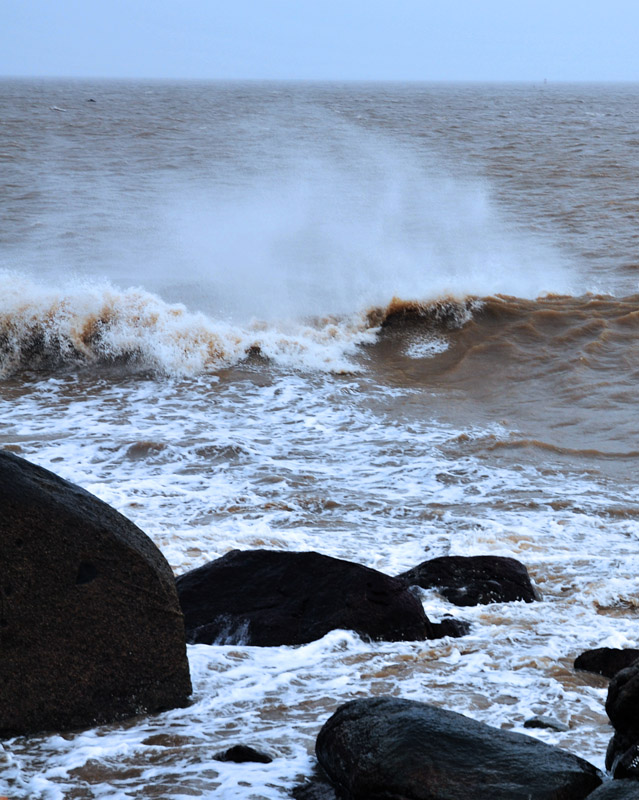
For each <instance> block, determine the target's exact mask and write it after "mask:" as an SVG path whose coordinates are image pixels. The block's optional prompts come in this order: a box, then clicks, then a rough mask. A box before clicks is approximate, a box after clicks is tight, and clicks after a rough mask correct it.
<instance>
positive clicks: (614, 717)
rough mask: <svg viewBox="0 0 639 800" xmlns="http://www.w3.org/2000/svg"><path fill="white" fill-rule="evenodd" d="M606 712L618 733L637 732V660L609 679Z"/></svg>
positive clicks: (638, 720)
mask: <svg viewBox="0 0 639 800" xmlns="http://www.w3.org/2000/svg"><path fill="white" fill-rule="evenodd" d="M606 713H607V714H608V716H609V717H610V721H611V722H612V724H613V726H614V728H615V730H616V731H618V732H619V733H622V734H629V733H630V734H634V733H638V734H639V662H635V663H634V664H631V665H630V666H629V667H626V669H622V670H621V671H620V672H618V673H617V674H616V675H615V676H614V678H612V680H611V681H610V684H609V685H608V697H607V698H606ZM637 741H639V736H638V737H637Z"/></svg>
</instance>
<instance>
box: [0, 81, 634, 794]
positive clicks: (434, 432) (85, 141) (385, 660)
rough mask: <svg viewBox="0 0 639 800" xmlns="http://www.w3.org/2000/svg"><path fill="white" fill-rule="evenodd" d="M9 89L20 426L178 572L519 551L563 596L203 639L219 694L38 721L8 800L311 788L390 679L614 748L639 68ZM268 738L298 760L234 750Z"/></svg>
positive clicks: (11, 317) (202, 675) (10, 323)
mask: <svg viewBox="0 0 639 800" xmlns="http://www.w3.org/2000/svg"><path fill="white" fill-rule="evenodd" d="M1 89H2V92H1V94H2V100H1V101H0V106H1V108H2V111H3V119H5V120H6V123H7V124H6V126H5V129H4V131H3V133H2V139H1V141H0V154H2V158H3V167H6V171H4V172H3V176H5V177H3V181H4V184H3V186H2V191H3V192H4V194H5V196H6V198H7V203H6V204H5V209H6V211H7V216H6V224H4V225H3V227H2V233H1V237H2V238H1V244H2V250H1V251H0V263H1V265H2V272H0V285H1V286H2V294H1V295H0V365H1V367H2V380H1V381H0V446H3V447H7V448H9V449H11V450H12V451H14V452H17V453H18V454H20V455H22V456H24V457H25V458H28V459H30V460H32V461H34V462H36V463H38V464H41V465H43V466H45V467H47V468H49V469H52V470H53V471H55V472H57V473H58V474H60V475H62V476H63V477H65V478H68V479H70V480H73V481H75V482H76V483H78V484H80V485H81V486H83V487H84V488H86V489H87V490H89V491H90V492H93V493H94V494H96V495H97V496H98V497H100V498H102V499H103V500H105V501H106V502H108V503H110V504H111V505H113V506H114V507H115V508H117V509H118V510H120V511H121V512H122V513H124V514H125V515H126V516H128V517H129V518H130V519H132V520H133V521H134V522H135V523H136V524H137V525H139V526H140V527H141V528H142V529H143V530H144V531H145V532H146V533H147V534H148V535H149V536H151V537H152V538H153V540H154V541H155V542H156V544H157V545H158V546H159V547H160V549H161V550H162V552H163V553H164V554H165V556H166V558H167V560H168V561H169V563H170V564H171V566H172V567H173V569H174V570H175V572H176V573H178V574H179V573H181V572H183V571H185V570H187V569H190V568H192V567H194V566H198V565H200V564H202V563H205V562H206V561H208V560H210V559H213V558H216V557H218V556H220V555H222V554H224V553H225V552H227V551H228V550H230V549H233V548H241V549H247V548H254V547H269V548H276V549H283V550H316V551H319V552H322V553H327V554H329V555H334V556H338V557H341V558H347V559H352V560H354V561H358V562H360V563H364V564H366V565H368V566H372V567H375V568H377V569H380V570H382V571H385V572H388V573H390V574H397V573H399V572H401V571H403V570H405V569H408V568H409V567H412V566H414V565H415V564H417V563H419V562H420V561H422V560H424V559H426V558H430V557H435V556H440V555H446V554H461V555H473V554H486V553H490V554H495V555H505V556H512V557H515V558H517V559H519V560H520V561H522V562H523V563H524V564H525V565H526V567H527V568H528V570H529V572H530V574H531V577H532V578H533V580H534V582H535V584H536V585H537V587H538V588H539V590H540V591H541V593H542V598H543V599H542V601H541V602H539V603H533V604H529V605H527V604H524V603H509V604H497V605H492V606H483V607H477V608H464V609H459V608H456V607H454V606H451V605H450V604H449V603H447V602H446V601H445V600H444V599H443V598H441V597H440V596H439V595H437V594H436V593H435V592H423V593H422V599H423V602H424V607H425V610H426V612H427V613H428V615H429V616H430V617H432V618H433V619H435V620H437V619H439V618H440V617H441V616H443V615H444V614H447V613H452V614H454V615H455V616H458V617H460V618H462V619H466V620H468V621H470V623H471V625H472V628H471V633H470V634H469V635H468V636H466V637H463V638H461V639H455V640H453V639H443V640H437V641H428V642H405V643H374V644H371V643H368V642H364V641H362V640H361V639H359V638H358V637H357V636H355V635H354V634H352V633H350V632H345V631H333V632H331V633H330V634H328V635H327V636H325V637H324V638H323V639H322V640H320V641H318V642H313V643H311V644H308V645H303V646H300V647H282V648H254V647H239V646H211V647H209V646H205V645H194V646H189V648H188V651H189V659H190V663H191V670H192V676H193V683H194V695H193V702H192V704H191V705H190V706H189V707H188V708H186V709H176V710H174V711H170V712H167V713H165V714H161V715H152V716H147V717H141V718H137V719H134V720H129V721H126V722H123V723H118V724H113V725H109V726H103V727H100V728H96V729H94V730H89V731H82V732H73V733H68V734H63V735H51V736H44V735H43V736H34V737H18V738H15V739H12V740H8V741H4V742H3V743H2V749H0V788H2V790H3V793H5V794H8V795H9V796H11V797H12V798H14V797H20V798H22V797H24V798H43V800H44V799H46V800H49V798H63V797H64V798H67V797H72V798H98V797H109V798H153V797H162V798H173V797H175V798H178V797H191V796H192V797H207V796H216V797H222V798H224V797H228V798H236V797H237V798H240V797H241V798H267V799H268V800H275V799H276V798H283V797H287V796H288V793H289V792H290V789H291V788H292V787H293V786H294V785H295V784H296V783H298V782H299V781H301V780H303V779H304V778H305V777H306V776H308V775H310V772H311V769H312V765H313V756H312V753H313V745H314V739H315V736H316V734H317V732H318V730H319V728H320V727H321V725H322V724H323V722H324V721H325V719H326V718H327V717H328V715H329V714H330V713H331V712H332V711H333V710H334V709H335V708H336V707H337V705H339V704H340V703H342V702H344V701H346V700H349V699H352V698H354V697H359V696H362V697H363V696H367V695H370V694H394V695H398V696H403V697H411V698H414V699H418V700H422V701H428V702H433V703H436V704H438V705H441V706H442V707H445V708H449V709H452V710H455V711H459V712H461V713H465V714H468V715H470V716H472V717H474V718H476V719H480V720H482V721H485V722H488V723H490V724H492V725H496V726H498V727H500V726H502V727H507V728H512V729H514V730H523V723H524V722H525V720H526V719H528V718H530V717H531V716H534V715H536V714H545V715H549V716H553V717H556V718H557V719H559V720H560V721H562V722H564V723H566V724H567V725H568V728H569V729H568V731H567V732H564V733H558V732H552V731H548V730H526V732H527V733H528V734H529V735H534V736H536V737H538V738H541V739H543V740H545V741H548V742H551V743H553V744H557V745H559V746H561V747H564V748H566V749H568V750H570V751H572V752H574V753H577V754H578V755H580V756H582V757H584V758H587V759H588V760H590V761H592V762H593V763H595V764H597V766H600V767H602V766H603V760H604V753H605V748H606V745H607V741H608V739H609V737H610V735H611V729H610V727H609V725H608V723H607V718H606V715H605V711H604V701H605V695H606V686H607V681H606V680H605V679H603V678H600V677H598V676H594V675H588V674H587V673H576V672H575V671H574V670H573V669H572V661H573V659H574V658H575V657H576V656H577V655H578V654H579V653H581V652H582V651H584V650H586V649H589V648H593V647H599V646H613V647H624V646H627V647H633V646H634V647H636V646H637V617H638V615H639V608H638V606H639V603H638V601H637V578H636V576H637V574H638V573H639V570H638V567H639V563H638V560H639V556H638V555H637V537H638V535H639V504H638V503H637V494H636V489H635V473H636V463H637V457H638V453H639V441H638V434H637V428H636V425H635V417H634V414H633V411H634V407H635V400H636V391H637V390H636V386H637V377H638V370H639V347H638V345H639V341H638V337H637V333H638V320H639V314H638V312H637V307H638V299H639V294H638V293H639V287H638V285H637V277H636V268H637V232H636V224H635V223H636V211H637V208H636V203H637V201H636V197H635V190H634V188H633V187H635V185H636V171H637V166H638V158H639V156H638V153H639V150H638V148H639V140H637V139H636V133H635V131H636V123H637V119H636V117H637V114H638V113H639V111H638V110H637V109H639V104H638V103H637V99H638V97H637V95H638V93H639V88H637V87H635V86H599V87H598V86H591V87H588V86H578V87H575V86H556V87H555V86H550V87H534V86H502V87H498V86H492V87H481V86H474V87H465V86H449V87H447V86H312V85H307V86H303V85H300V86H283V85H216V84H213V85H210V84H173V85H164V84H148V85H140V84H124V83H123V84H111V83H104V84H100V83H93V84H84V83H52V82H42V83H39V84H35V83H28V82H12V83H9V82H6V83H4V84H2V86H1ZM90 97H93V98H94V99H95V100H96V101H97V102H96V103H88V102H87V98H90ZM53 106H57V107H58V108H64V109H65V111H55V110H52V107H53ZM237 743H247V744H252V745H254V746H256V747H258V748H259V749H265V750H267V751H268V752H269V753H270V754H271V755H273V756H274V760H273V762H272V763H271V764H243V765H236V764H232V763H223V762H217V761H215V760H213V758H212V756H213V755H214V754H215V753H216V752H218V751H219V750H223V749H226V748H228V747H230V746H232V745H234V744H237Z"/></svg>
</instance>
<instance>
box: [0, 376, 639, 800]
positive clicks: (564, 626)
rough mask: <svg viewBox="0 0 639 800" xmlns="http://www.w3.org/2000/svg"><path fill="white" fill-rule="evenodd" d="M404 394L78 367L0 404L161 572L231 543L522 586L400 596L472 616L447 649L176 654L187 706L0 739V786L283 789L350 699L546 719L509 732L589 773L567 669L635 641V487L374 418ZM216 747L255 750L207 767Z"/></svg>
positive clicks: (586, 719) (583, 682) (501, 432)
mask: <svg viewBox="0 0 639 800" xmlns="http://www.w3.org/2000/svg"><path fill="white" fill-rule="evenodd" d="M419 397H420V392H419V390H415V389H413V390H409V389H406V388H404V389H395V390H390V389H389V388H388V387H375V386H374V385H372V384H371V382H370V381H367V380H366V379H365V378H363V377H362V378H355V377H353V376H351V377H335V376H333V375H322V374H319V373H315V374H306V375H300V374H295V373H286V372H277V371H264V370H261V371H254V372H253V373H252V374H249V375H247V376H245V377H244V378H241V379H236V380H231V381H226V380H223V379H221V378H219V377H218V378H217V379H213V378H209V377H207V376H200V377H199V378H197V379H189V380H179V381H176V380H169V381H157V380H155V381H153V380H149V379H143V378H139V377H138V378H135V377H131V378H130V379H129V380H128V381H126V382H124V383H121V384H119V385H116V384H112V383H108V382H107V381H103V380H100V379H93V380H91V381H90V382H88V383H85V384H84V385H83V389H82V391H78V379H77V377H75V376H73V375H69V376H67V377H66V378H51V379H48V380H46V381H43V380H40V381H35V382H33V383H31V384H26V385H25V386H23V387H22V389H21V393H20V396H19V397H16V398H13V399H11V400H9V399H6V400H2V401H1V402H0V418H2V419H3V420H4V421H5V425H4V430H3V433H2V442H3V444H5V445H6V444H11V445H12V446H13V447H14V448H17V449H18V450H19V452H21V454H22V455H24V456H26V457H27V458H30V459H32V460H33V461H36V462H37V463H40V464H42V465H43V466H46V467H48V468H51V469H53V470H54V471H56V472H58V473H59V474H61V475H62V476H64V477H66V478H68V479H71V480H74V481H76V482H77V483H79V484H81V485H82V486H84V487H86V488H87V489H89V490H90V491H92V492H94V493H95V494H97V495H98V496H99V497H101V498H102V499H104V500H106V501H107V502H109V503H111V504H112V505H113V506H115V507H116V508H118V509H119V510H120V511H122V512H123V513H125V514H126V515H127V516H129V517H130V518H131V519H133V520H134V521H135V522H136V523H137V524H138V525H140V527H142V529H143V530H145V531H146V532H147V533H149V535H151V536H152V538H153V539H154V541H155V542H156V543H157V544H158V545H159V547H160V548H161V549H162V551H163V552H164V553H165V555H166V556H167V558H168V560H169V562H170V563H171V564H172V565H173V567H174V569H176V571H177V572H182V571H184V570H186V569H188V568H190V567H193V566H197V565H199V564H201V563H204V562H205V561H207V560H209V559H211V558H215V557H216V556H219V555H221V554H223V553H224V552H227V551H228V550H229V549H232V548H234V547H239V548H251V547H275V548H278V549H290V550H305V549H313V550H316V551H320V552H323V553H327V554H329V555H335V556H338V557H342V558H349V559H352V560H356V561H359V562H360V563H364V564H367V565H369V566H373V567H376V568H378V569H382V570H384V571H386V572H388V573H390V574H397V573H399V572H400V571H403V570H405V569H407V568H409V567H411V566H414V565H415V564H417V563H419V562H420V561H421V560H423V559H424V558H427V557H434V556H439V555H446V554H463V555H471V554H482V553H486V552H490V553H493V554H496V555H505V556H513V557H516V558H518V559H520V560H521V561H522V562H523V563H524V564H525V565H526V566H527V567H528V569H529V571H530V573H531V576H532V577H533V579H534V580H535V582H536V584H537V585H538V587H539V588H540V590H541V592H542V594H543V600H542V602H540V603H534V604H530V605H527V604H524V603H507V604H497V605H492V606H480V607H477V608H468V609H467V608H464V609H459V608H457V607H454V606H451V605H450V604H449V603H448V602H446V601H445V600H443V599H442V598H441V597H440V596H439V595H437V594H436V593H435V592H423V593H422V598H423V602H424V606H425V609H426V612H427V613H428V614H429V616H430V617H431V618H433V619H435V620H437V619H440V618H441V617H442V616H443V615H444V614H445V613H452V614H454V615H455V616H457V617H459V618H461V619H466V620H469V621H470V622H471V625H472V630H471V633H470V635H469V636H466V637H464V638H462V639H457V640H450V639H443V640H437V641H427V642H417V643H411V642H405V643H375V644H372V643H367V642H364V641H362V640H361V639H359V638H358V637H357V636H355V635H353V634H351V633H348V632H343V631H333V632H332V633H330V634H328V635H327V636H326V637H324V638H323V639H322V640H320V641H318V642H313V643H311V644H308V645H304V646H301V647H295V648H290V647H283V648H255V647H247V646H238V645H235V646H211V647H207V646H204V645H197V646H190V647H189V659H190V663H191V667H192V672H193V678H194V687H195V694H194V697H193V704H192V705H191V706H190V707H188V708H186V709H175V710H173V711H169V712H167V713H166V714H159V715H155V716H151V717H142V718H140V719H138V720H132V721H127V722H124V723H121V724H116V725H111V726H103V727H100V728H97V729H95V730H90V731H84V732H80V733H72V734H65V735H64V736H51V737H46V736H41V737H29V738H24V739H23V738H18V739H14V740H11V741H8V742H5V743H4V756H3V758H4V760H5V762H4V763H5V769H4V771H3V775H2V779H1V780H0V785H3V786H4V784H2V780H3V781H4V782H5V784H6V785H7V787H8V788H7V790H6V791H5V793H8V794H9V795H10V796H14V797H24V798H26V797H29V798H42V800H50V799H51V798H62V797H64V796H65V793H67V792H68V791H69V790H71V788H73V789H74V791H76V792H78V791H79V792H80V794H79V795H78V796H79V797H87V798H93V797H100V796H108V797H113V798H125V797H138V798H143V797H149V796H152V794H150V793H151V792H155V793H156V794H157V793H158V792H159V793H160V794H161V795H162V796H165V797H175V798H178V797H182V796H189V794H192V793H193V792H198V793H199V794H200V795H201V796H204V797H208V796H220V797H224V798H226V797H228V798H231V797H234V798H235V797H237V798H241V797H244V798H247V800H249V798H269V799H270V800H276V799H278V798H284V797H286V796H288V792H289V791H290V788H291V787H292V786H293V785H295V783H296V782H298V781H299V780H300V779H302V778H303V777H304V776H307V775H308V774H309V773H310V769H311V766H312V749H313V744H314V737H315V735H316V734H317V731H318V730H319V727H320V726H321V724H322V722H323V721H324V720H325V719H326V718H327V716H328V715H329V714H330V713H331V712H332V711H333V710H334V709H335V707H336V706H337V705H338V704H339V703H341V702H344V701H346V700H349V699H352V698H354V697H358V696H366V695H369V694H396V695H401V696H403V697H410V698H414V699H418V700H422V701H424V700H425V701H429V702H433V703H436V704H439V705H442V706H444V707H446V708H451V709H453V710H456V711H460V712H462V713H466V714H468V715H470V716H472V717H475V718H477V719H480V720H483V721H485V722H488V723H490V724H493V725H496V726H504V727H509V728H513V729H515V730H520V729H522V726H523V722H524V721H525V720H526V719H528V718H529V717H531V716H534V715H536V714H546V715H550V716H554V717H556V718H559V719H560V720H561V721H563V722H565V723H566V724H568V726H569V730H568V731H567V732H565V733H558V732H553V731H544V730H535V731H529V733H531V735H535V736H538V737H540V738H542V739H544V740H545V741H548V742H551V743H554V744H558V745H560V746H562V747H564V748H566V749H569V750H571V751H573V752H576V753H578V754H579V755H582V756H584V757H586V758H588V759H589V760H591V761H593V762H594V763H596V764H597V765H599V766H601V765H602V764H603V757H604V753H605V748H606V744H607V740H608V738H609V736H610V728H609V726H608V724H607V719H606V716H605V712H604V709H603V704H604V699H605V683H606V682H605V681H604V680H603V679H600V678H598V677H596V676H589V675H583V674H580V673H574V671H573V670H572V667H571V663H572V659H573V658H574V657H575V656H576V655H577V654H578V653H580V652H582V651H583V650H586V649H589V648H592V647H597V646H606V645H608V646H617V647H618V646H636V644H637V639H636V613H637V612H636V608H635V607H634V606H633V598H634V597H635V596H636V575H637V573H638V570H639V560H638V557H637V547H636V543H637V538H638V536H639V522H638V520H637V516H636V514H632V513H631V509H632V508H634V507H635V497H634V488H633V487H632V486H631V485H630V484H628V485H627V486H625V485H624V484H623V483H614V482H611V481H609V480H608V479H606V478H605V477H604V476H602V475H599V474H598V473H597V472H596V471H583V470H581V471H578V470H575V469H573V468H572V467H570V466H566V465H565V464H562V463H555V462H554V461H553V457H552V454H551V455H549V457H548V460H547V462H546V463H545V465H544V466H543V468H539V467H537V466H535V465H534V464H532V463H531V464H526V463H524V462H522V463H519V464H517V465H514V466H508V465H505V464H501V463H499V462H498V461H495V460H492V459H491V458H490V457H488V458H487V457H486V453H487V452H488V451H481V449H480V448H479V446H478V443H480V442H481V441H482V440H483V439H490V438H491V437H492V438H493V439H494V438H502V437H503V438H506V437H508V436H509V435H510V432H509V431H508V430H507V429H505V428H503V427H502V426H501V425H498V424H495V425H494V426H492V427H491V428H489V429H487V428H468V429H466V430H465V431H462V430H459V429H455V428H453V427H451V426H450V425H444V424H441V423H438V422H437V420H436V419H433V418H432V417H429V416H426V415H423V416H420V415H417V416H415V415H411V416H410V417H409V416H406V417H404V416H403V415H402V414H398V413H397V409H398V408H401V403H402V402H403V401H411V402H414V401H416V400H417V399H419ZM425 399H426V400H427V398H425ZM391 409H393V413H392V414H391ZM622 508H626V509H628V513H625V514H624V513H618V511H619V509H622ZM238 743H246V744H253V745H254V746H257V747H258V748H259V749H265V750H266V751H267V752H269V753H270V754H271V755H273V756H275V758H274V761H273V762H272V764H270V765H263V764H251V765H235V764H229V763H221V762H216V761H214V760H212V755H213V754H214V753H215V752H217V751H219V750H223V749H226V748H227V747H230V746H232V745H234V744H238Z"/></svg>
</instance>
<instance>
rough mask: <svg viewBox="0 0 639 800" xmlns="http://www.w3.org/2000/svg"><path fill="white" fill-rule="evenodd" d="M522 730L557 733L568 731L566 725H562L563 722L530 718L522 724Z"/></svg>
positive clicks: (540, 717) (539, 717)
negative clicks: (540, 730) (543, 729)
mask: <svg viewBox="0 0 639 800" xmlns="http://www.w3.org/2000/svg"><path fill="white" fill-rule="evenodd" d="M524 728H545V729H546V730H549V731H559V732H564V731H567V730H570V728H569V727H568V726H567V725H564V723H563V722H560V721H559V720H558V719H555V718H554V717H543V716H537V717H531V718H530V719H527V720H526V721H525V722H524Z"/></svg>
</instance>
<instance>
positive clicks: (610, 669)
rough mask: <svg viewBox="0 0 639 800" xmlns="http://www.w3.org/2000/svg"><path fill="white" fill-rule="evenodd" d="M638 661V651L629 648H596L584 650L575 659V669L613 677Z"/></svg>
mask: <svg viewBox="0 0 639 800" xmlns="http://www.w3.org/2000/svg"><path fill="white" fill-rule="evenodd" d="M637 659H639V650H635V649H633V648H631V647H627V648H624V649H619V648H614V647H598V648H597V649H595V650H586V652H585V653H582V654H581V655H580V656H577V658H576V659H575V664H574V666H575V669H580V670H584V671H585V672H596V673H597V674H598V675H605V677H606V678H612V677H614V676H615V675H616V674H617V673H618V672H620V671H621V670H622V669H626V667H629V666H630V665H631V664H633V663H634V662H635V661H637Z"/></svg>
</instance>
